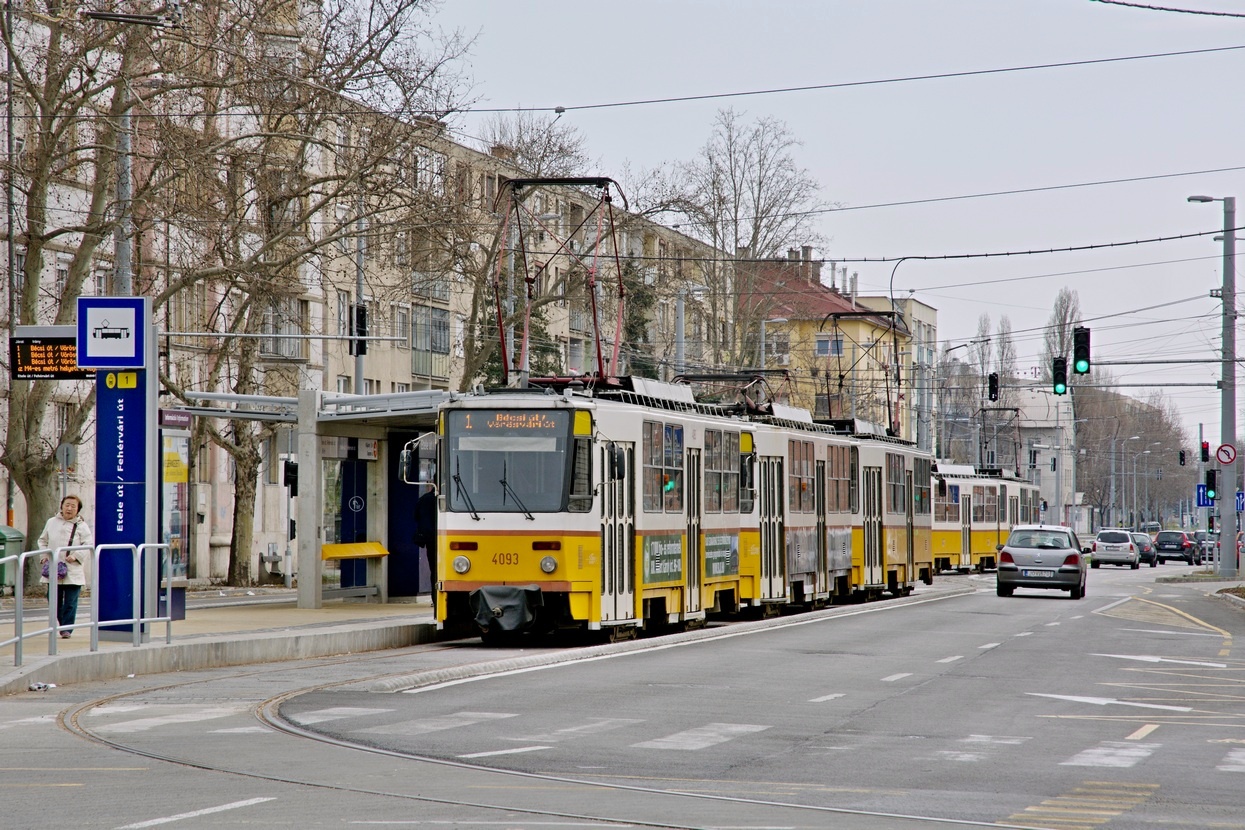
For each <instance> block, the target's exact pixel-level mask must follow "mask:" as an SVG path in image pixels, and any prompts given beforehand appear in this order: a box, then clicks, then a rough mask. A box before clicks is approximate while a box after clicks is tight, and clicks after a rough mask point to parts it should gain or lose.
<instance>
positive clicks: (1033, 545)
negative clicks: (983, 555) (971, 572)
mask: <svg viewBox="0 0 1245 830" xmlns="http://www.w3.org/2000/svg"><path fill="white" fill-rule="evenodd" d="M998 551H999V564H998V571H997V574H996V577H995V586H996V587H995V590H996V593H998V595H999V596H1001V597H1010V596H1011V595H1012V592H1013V591H1015V590H1016V589H1017V588H1049V589H1054V590H1059V591H1067V592H1069V593H1070V594H1071V596H1072V599H1080V598H1081V597H1083V596H1085V584H1086V573H1087V571H1086V570H1085V562H1086V559H1087V558H1088V556H1087V554H1088V553H1089V548H1082V547H1081V542H1080V540H1079V539H1077V538H1076V533H1074V532H1073V531H1072V530H1070V529H1069V528H1066V527H1059V526H1057V525H1016V526H1015V527H1013V528H1012V532H1011V534H1010V535H1009V536H1008V537H1007V544H1005V545H999V546H998Z"/></svg>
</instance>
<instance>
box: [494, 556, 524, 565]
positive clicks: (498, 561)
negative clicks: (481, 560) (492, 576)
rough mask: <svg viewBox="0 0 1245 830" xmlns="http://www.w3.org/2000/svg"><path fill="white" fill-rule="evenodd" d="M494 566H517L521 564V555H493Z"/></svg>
mask: <svg viewBox="0 0 1245 830" xmlns="http://www.w3.org/2000/svg"><path fill="white" fill-rule="evenodd" d="M493 564H494V565H517V564H519V554H517V553H495V554H493Z"/></svg>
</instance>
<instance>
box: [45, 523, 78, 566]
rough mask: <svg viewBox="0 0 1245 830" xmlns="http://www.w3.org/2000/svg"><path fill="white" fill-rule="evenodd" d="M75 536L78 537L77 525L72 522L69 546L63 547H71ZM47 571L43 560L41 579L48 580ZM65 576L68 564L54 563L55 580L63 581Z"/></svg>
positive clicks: (46, 564)
mask: <svg viewBox="0 0 1245 830" xmlns="http://www.w3.org/2000/svg"><path fill="white" fill-rule="evenodd" d="M77 535H78V523H77V522H74V526H73V529H72V530H70V531H69V544H68V545H66V546H65V547H67V548H71V547H73V537H74V536H77ZM48 571H49V568H48V563H47V560H44V562H43V578H44V579H47V578H48ZM67 576H69V563H68V562H63V561H62V562H57V563H56V578H57V579H64V578H65V577H67Z"/></svg>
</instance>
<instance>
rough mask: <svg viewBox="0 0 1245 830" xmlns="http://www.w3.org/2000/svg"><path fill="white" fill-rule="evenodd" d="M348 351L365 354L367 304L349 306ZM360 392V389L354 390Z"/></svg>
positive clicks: (354, 353)
mask: <svg viewBox="0 0 1245 830" xmlns="http://www.w3.org/2000/svg"><path fill="white" fill-rule="evenodd" d="M350 329H351V330H350V333H351V334H352V335H354V336H353V337H352V338H351V340H350V353H351V354H353V355H360V354H367V340H366V339H365V338H366V337H367V306H366V305H364V304H363V303H357V304H356V305H354V306H353V307H352V308H351V326H350ZM355 391H356V392H362V390H355Z"/></svg>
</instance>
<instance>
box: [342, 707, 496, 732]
mask: <svg viewBox="0 0 1245 830" xmlns="http://www.w3.org/2000/svg"><path fill="white" fill-rule="evenodd" d="M517 717H518V715H517V714H514V715H512V714H507V713H505V712H455V713H454V714H452V715H441V716H440V717H435V718H425V719H423V720H409V721H406V722H405V723H393V724H389V725H387V726H373V727H371V728H369V729H356V730H354V731H355V732H360V733H368V732H376V733H380V734H384V735H426V734H428V733H429V732H440V731H441V730H443V729H457V728H458V727H460V726H471V725H472V724H476V723H481V722H484V721H490V720H501V719H503V718H517Z"/></svg>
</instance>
